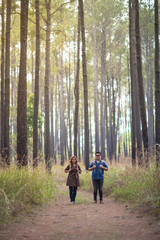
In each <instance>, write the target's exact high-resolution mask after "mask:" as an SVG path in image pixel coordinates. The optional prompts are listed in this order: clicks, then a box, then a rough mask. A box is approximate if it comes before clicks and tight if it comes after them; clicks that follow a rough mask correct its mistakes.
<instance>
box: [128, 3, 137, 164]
mask: <svg viewBox="0 0 160 240" xmlns="http://www.w3.org/2000/svg"><path fill="white" fill-rule="evenodd" d="M133 26H134V12H133V1H132V0H129V40H130V72H131V98H132V125H131V134H132V135H131V137H132V166H133V167H135V166H136V135H135V133H136V131H135V122H136V121H135V98H134V96H135V78H134V70H135V69H134V59H133V51H134V49H133V45H134V38H133V31H134V29H133Z"/></svg>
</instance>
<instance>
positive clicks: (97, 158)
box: [95, 152, 101, 160]
mask: <svg viewBox="0 0 160 240" xmlns="http://www.w3.org/2000/svg"><path fill="white" fill-rule="evenodd" d="M95 156H96V160H100V159H101V153H100V152H96V154H95Z"/></svg>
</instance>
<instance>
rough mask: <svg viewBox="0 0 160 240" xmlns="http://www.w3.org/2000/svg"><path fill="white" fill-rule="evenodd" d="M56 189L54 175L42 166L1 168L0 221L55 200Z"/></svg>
mask: <svg viewBox="0 0 160 240" xmlns="http://www.w3.org/2000/svg"><path fill="white" fill-rule="evenodd" d="M44 169H45V168H44ZM55 191H56V189H55V181H54V177H53V176H52V175H50V174H49V173H47V172H46V171H45V170H43V169H41V168H39V169H34V170H33V169H31V168H27V169H26V168H23V169H21V170H20V169H17V168H16V167H14V166H11V167H10V169H8V168H7V169H1V170H0V222H4V221H6V220H8V219H11V218H12V217H13V216H16V215H19V214H22V213H24V211H25V212H28V211H29V210H30V209H31V207H33V206H34V205H41V204H44V203H47V202H49V201H53V199H54V197H55Z"/></svg>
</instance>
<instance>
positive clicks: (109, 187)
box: [81, 166, 160, 209]
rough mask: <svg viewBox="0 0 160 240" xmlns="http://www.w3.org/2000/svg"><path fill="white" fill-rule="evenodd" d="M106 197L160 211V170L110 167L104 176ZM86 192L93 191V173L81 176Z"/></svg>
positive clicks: (153, 168) (154, 168)
mask: <svg viewBox="0 0 160 240" xmlns="http://www.w3.org/2000/svg"><path fill="white" fill-rule="evenodd" d="M104 176H105V177H104V187H103V189H104V195H106V196H112V197H114V198H115V199H117V200H120V201H127V202H131V203H133V204H134V205H138V206H142V205H147V206H149V207H150V208H158V209H160V169H156V167H150V168H149V169H146V168H145V169H143V168H141V169H138V168H137V169H133V168H130V167H128V168H125V167H123V166H118V167H110V168H109V171H108V172H105V175H104ZM81 185H82V189H84V190H91V189H92V182H91V173H88V172H86V173H85V174H83V175H82V176H81Z"/></svg>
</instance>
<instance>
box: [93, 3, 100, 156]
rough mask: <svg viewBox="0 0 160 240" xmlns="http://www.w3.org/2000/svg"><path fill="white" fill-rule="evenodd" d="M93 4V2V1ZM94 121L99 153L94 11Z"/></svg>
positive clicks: (96, 145) (96, 144)
mask: <svg viewBox="0 0 160 240" xmlns="http://www.w3.org/2000/svg"><path fill="white" fill-rule="evenodd" d="M94 2H95V1H94ZM94 11H95V12H94V35H93V36H94V41H93V44H94V47H93V51H94V62H93V64H94V119H95V147H96V149H95V150H96V152H98V151H99V120H98V119H99V117H98V116H99V114H98V87H97V84H98V57H97V26H96V10H94Z"/></svg>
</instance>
